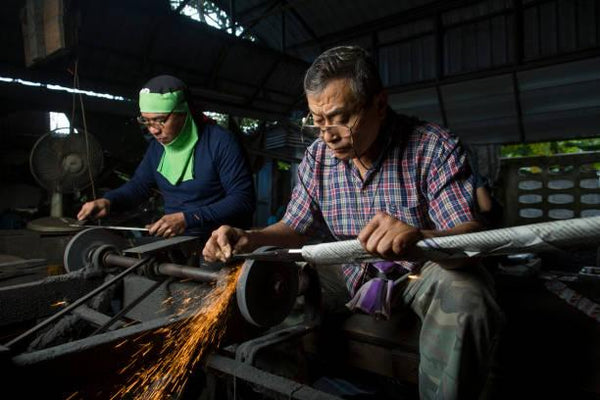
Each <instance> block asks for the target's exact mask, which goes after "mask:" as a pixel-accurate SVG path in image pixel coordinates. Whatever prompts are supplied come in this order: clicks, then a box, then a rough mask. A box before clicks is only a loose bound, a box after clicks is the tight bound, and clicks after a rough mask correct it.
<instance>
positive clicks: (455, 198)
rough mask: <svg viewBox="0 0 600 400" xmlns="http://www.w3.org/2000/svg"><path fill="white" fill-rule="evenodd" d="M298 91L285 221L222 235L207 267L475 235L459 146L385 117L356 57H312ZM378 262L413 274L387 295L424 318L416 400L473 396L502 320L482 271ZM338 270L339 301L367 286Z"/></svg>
mask: <svg viewBox="0 0 600 400" xmlns="http://www.w3.org/2000/svg"><path fill="white" fill-rule="evenodd" d="M304 89H305V92H306V97H307V100H308V107H309V109H310V113H309V116H308V117H307V118H308V121H307V123H306V126H305V128H304V131H305V132H306V131H312V132H315V133H316V135H318V138H317V140H315V141H314V143H312V144H311V145H310V146H309V148H308V149H307V151H306V154H305V156H304V159H303V160H302V162H301V164H300V166H299V168H298V184H297V185H296V187H295V188H294V191H293V194H292V198H291V200H290V202H289V204H288V207H287V211H286V213H285V215H284V217H283V219H282V220H281V221H279V222H278V223H276V224H274V225H271V226H269V227H267V228H264V229H261V230H252V231H245V230H242V229H238V228H233V227H230V226H222V227H220V228H219V229H218V230H217V231H215V232H213V234H212V236H211V238H210V239H209V241H208V242H207V243H206V246H205V248H204V250H203V254H204V257H205V259H207V260H222V261H224V260H227V259H228V258H229V257H230V256H231V255H232V254H233V253H235V252H244V251H249V250H252V249H255V248H257V247H259V246H261V245H275V246H282V247H298V246H301V245H303V244H304V243H306V242H307V240H308V239H309V238H312V237H315V236H316V235H319V236H329V237H332V238H333V239H335V240H342V239H349V238H356V237H358V238H359V240H360V242H361V243H362V245H363V246H364V248H365V249H366V250H367V251H369V252H371V253H373V254H376V255H379V256H381V257H384V258H387V259H391V260H403V259H405V258H407V255H409V254H411V252H412V251H413V250H415V243H416V242H417V241H419V240H420V239H423V238H428V237H436V236H444V235H452V234H457V233H466V232H471V231H473V230H475V229H478V228H479V224H478V222H476V220H475V218H474V215H473V209H474V200H473V195H474V189H473V176H472V173H471V170H470V168H469V167H468V165H467V163H466V161H465V153H464V151H463V150H462V148H461V146H460V145H459V143H458V141H457V140H456V139H455V138H453V137H452V136H451V135H450V134H449V133H448V132H447V131H446V130H444V129H443V128H441V127H440V126H438V125H435V124H431V123H426V122H421V121H418V120H416V119H412V118H408V117H405V116H400V115H397V114H396V113H394V112H393V111H392V110H391V109H390V108H389V107H388V104H387V97H386V93H385V91H384V90H383V88H382V84H381V80H380V77H379V74H378V72H377V68H376V66H375V64H374V63H373V61H372V59H371V58H370V57H369V55H368V54H367V53H366V52H365V51H364V50H363V49H361V48H359V47H346V46H344V47H336V48H333V49H330V50H328V51H326V52H324V53H323V54H321V55H320V56H319V57H318V58H317V59H316V60H315V61H314V63H313V64H312V66H311V67H310V68H309V69H308V71H307V73H306V76H305V79H304ZM388 264H392V267H394V266H395V268H402V269H409V270H413V271H414V272H418V274H419V279H414V280H410V281H409V282H408V283H407V284H406V285H405V286H404V287H400V288H396V290H399V291H400V292H401V293H400V294H401V298H402V300H403V302H404V303H406V304H408V305H410V307H411V308H412V309H413V310H414V311H415V313H416V314H417V315H418V316H419V317H420V319H421V320H422V329H421V338H420V353H421V362H420V374H419V375H420V378H419V380H420V385H419V390H420V394H421V396H422V397H423V398H449V399H454V398H460V399H465V398H474V397H477V395H478V394H479V392H480V390H481V388H482V385H483V382H484V379H485V376H486V370H487V363H488V361H489V356H490V352H491V350H492V347H493V344H494V341H495V336H496V331H497V326H498V323H499V321H500V318H501V314H500V311H499V309H498V306H497V304H496V302H495V300H494V297H493V295H492V292H491V289H490V288H489V287H488V286H487V281H486V279H484V278H482V273H481V272H482V271H480V270H479V269H478V267H475V266H473V265H470V266H459V265H456V264H453V265H440V264H437V263H433V262H427V263H425V264H424V265H417V264H415V263H410V262H406V261H400V262H398V263H388ZM389 267H390V265H387V266H386V267H385V268H386V270H385V271H384V272H386V273H389V272H390V271H389V269H390V268H389ZM369 268H370V267H369ZM341 270H342V272H343V278H344V280H345V283H346V289H347V297H348V298H349V297H350V296H351V295H356V294H357V293H360V290H361V289H360V288H361V285H363V284H364V285H366V284H368V283H369V282H367V283H365V281H367V277H368V272H367V270H368V268H367V266H366V265H344V266H342V267H341ZM341 275H342V274H341ZM363 287H364V286H363ZM348 304H350V303H348Z"/></svg>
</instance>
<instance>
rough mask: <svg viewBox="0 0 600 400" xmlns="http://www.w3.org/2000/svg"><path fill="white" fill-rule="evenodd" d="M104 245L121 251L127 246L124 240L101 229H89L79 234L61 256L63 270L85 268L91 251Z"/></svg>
mask: <svg viewBox="0 0 600 400" xmlns="http://www.w3.org/2000/svg"><path fill="white" fill-rule="evenodd" d="M106 245H108V246H114V247H115V248H117V249H118V250H122V249H124V248H125V247H127V246H128V242H127V240H126V239H125V238H123V237H121V236H119V235H116V234H115V233H113V232H111V231H109V230H107V229H103V228H89V229H85V230H83V231H81V232H79V233H78V234H76V235H75V236H73V238H72V239H71V240H70V241H69V243H68V244H67V246H66V248H65V254H64V256H63V262H64V266H65V269H66V270H67V271H68V272H73V271H77V270H78V269H81V268H83V267H85V266H86V265H87V264H88V263H89V262H90V260H89V255H90V253H91V251H92V250H94V249H96V248H98V247H100V246H106Z"/></svg>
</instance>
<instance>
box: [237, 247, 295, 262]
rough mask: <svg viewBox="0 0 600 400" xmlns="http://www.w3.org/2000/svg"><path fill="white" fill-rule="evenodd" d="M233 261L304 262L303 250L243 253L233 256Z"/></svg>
mask: <svg viewBox="0 0 600 400" xmlns="http://www.w3.org/2000/svg"><path fill="white" fill-rule="evenodd" d="M231 259H232V260H234V261H235V260H247V259H250V260H259V261H303V260H304V258H302V250H301V249H281V250H270V251H264V252H258V253H242V254H234V255H232V256H231Z"/></svg>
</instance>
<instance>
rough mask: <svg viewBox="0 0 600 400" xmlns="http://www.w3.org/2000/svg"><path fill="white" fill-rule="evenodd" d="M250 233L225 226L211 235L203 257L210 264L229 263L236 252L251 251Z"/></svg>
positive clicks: (203, 251)
mask: <svg viewBox="0 0 600 400" xmlns="http://www.w3.org/2000/svg"><path fill="white" fill-rule="evenodd" d="M250 250H251V249H250V239H249V234H248V232H246V231H244V230H242V229H239V228H234V227H231V226H228V225H223V226H221V227H220V228H219V229H217V230H216V231H213V233H212V234H211V235H210V238H209V239H208V241H207V242H206V244H205V245H204V249H203V250H202V255H203V256H204V259H205V260H206V261H208V262H214V261H223V262H225V261H228V260H229V259H230V258H231V255H232V254H233V253H234V252H238V253H239V252H244V251H250Z"/></svg>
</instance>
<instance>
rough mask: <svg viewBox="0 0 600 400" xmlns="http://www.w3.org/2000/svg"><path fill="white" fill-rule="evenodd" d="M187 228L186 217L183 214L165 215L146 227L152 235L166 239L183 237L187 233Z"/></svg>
mask: <svg viewBox="0 0 600 400" xmlns="http://www.w3.org/2000/svg"><path fill="white" fill-rule="evenodd" d="M186 227H187V224H186V223H185V216H184V215H183V213H182V212H178V213H173V214H166V215H163V217H162V218H161V219H159V220H158V221H156V222H155V223H153V224H150V225H146V228H148V233H149V234H150V235H154V236H162V237H164V238H170V237H173V236H177V235H181V234H182V233H183V232H185V228H186Z"/></svg>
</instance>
